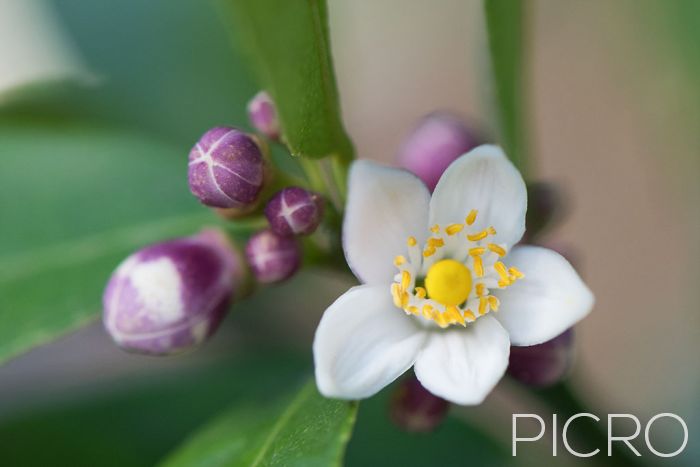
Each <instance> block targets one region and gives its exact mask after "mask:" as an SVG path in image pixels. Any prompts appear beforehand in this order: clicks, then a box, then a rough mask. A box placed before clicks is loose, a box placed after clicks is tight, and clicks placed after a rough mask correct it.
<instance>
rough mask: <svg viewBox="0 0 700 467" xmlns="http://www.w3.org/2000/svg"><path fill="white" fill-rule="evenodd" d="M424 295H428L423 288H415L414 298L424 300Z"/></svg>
mask: <svg viewBox="0 0 700 467" xmlns="http://www.w3.org/2000/svg"><path fill="white" fill-rule="evenodd" d="M426 295H428V293H427V292H426V291H425V289H424V288H423V287H416V297H418V298H425V296H426Z"/></svg>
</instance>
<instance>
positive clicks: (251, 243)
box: [245, 229, 301, 284]
mask: <svg viewBox="0 0 700 467" xmlns="http://www.w3.org/2000/svg"><path fill="white" fill-rule="evenodd" d="M245 254H246V258H247V259H248V264H249V265H250V269H251V270H252V271H253V275H254V276H255V278H256V279H257V280H258V282H261V283H263V284H271V283H273V282H280V281H283V280H285V279H288V278H289V277H291V276H292V275H293V274H294V273H295V272H296V271H297V269H299V266H300V265H301V248H300V247H299V243H298V242H297V240H296V239H295V238H294V237H286V236H282V235H278V234H276V233H275V232H273V231H272V230H269V229H268V230H263V231H260V232H258V233H256V234H255V235H253V236H252V237H251V238H250V240H248V244H247V245H246V247H245Z"/></svg>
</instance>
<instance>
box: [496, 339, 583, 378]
mask: <svg viewBox="0 0 700 467" xmlns="http://www.w3.org/2000/svg"><path fill="white" fill-rule="evenodd" d="M573 347H574V335H573V331H572V330H571V329H567V330H566V331H564V332H563V333H562V334H560V335H558V336H557V337H555V338H554V339H552V340H549V341H547V342H543V343H542V344H538V345H532V346H529V347H515V346H513V347H511V348H510V360H509V362H508V374H509V375H510V376H512V377H513V378H515V379H517V380H518V381H520V382H521V383H524V384H527V385H529V386H534V387H547V386H551V385H553V384H556V383H558V382H559V381H561V380H562V379H563V378H564V377H565V376H566V374H567V373H568V371H569V368H571V364H572V362H573V354H574V352H573Z"/></svg>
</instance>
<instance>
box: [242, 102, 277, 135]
mask: <svg viewBox="0 0 700 467" xmlns="http://www.w3.org/2000/svg"><path fill="white" fill-rule="evenodd" d="M248 118H249V119H250V123H251V125H253V128H255V129H256V130H258V131H259V132H260V133H262V134H263V135H265V136H267V137H268V138H270V139H274V140H277V139H279V137H280V123H279V120H278V119H277V108H276V107H275V103H274V102H272V98H271V97H270V95H269V94H268V93H267V92H265V91H260V92H259V93H257V94H256V95H255V96H254V97H253V98H252V99H251V100H250V102H248Z"/></svg>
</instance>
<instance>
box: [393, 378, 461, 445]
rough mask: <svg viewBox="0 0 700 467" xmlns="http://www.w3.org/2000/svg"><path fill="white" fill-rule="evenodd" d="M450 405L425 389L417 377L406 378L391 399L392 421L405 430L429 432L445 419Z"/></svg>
mask: <svg viewBox="0 0 700 467" xmlns="http://www.w3.org/2000/svg"><path fill="white" fill-rule="evenodd" d="M449 408H450V403H449V402H447V401H446V400H445V399H442V398H440V397H438V396H435V395H433V394H432V393H430V392H429V391H428V390H427V389H425V388H424V387H423V386H422V385H421V384H420V382H419V381H418V379H416V377H415V376H413V375H411V376H408V377H406V378H404V379H403V380H402V381H401V382H400V383H399V385H398V387H397V388H396V390H395V392H394V394H393V395H392V398H391V407H390V412H389V414H390V416H391V420H392V421H393V422H394V423H395V424H396V425H397V426H398V427H399V428H402V429H403V430H406V431H411V432H428V431H433V430H434V429H435V428H437V427H438V426H439V425H440V423H442V421H443V420H444V419H445V416H446V415H447V411H448V409H449Z"/></svg>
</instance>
